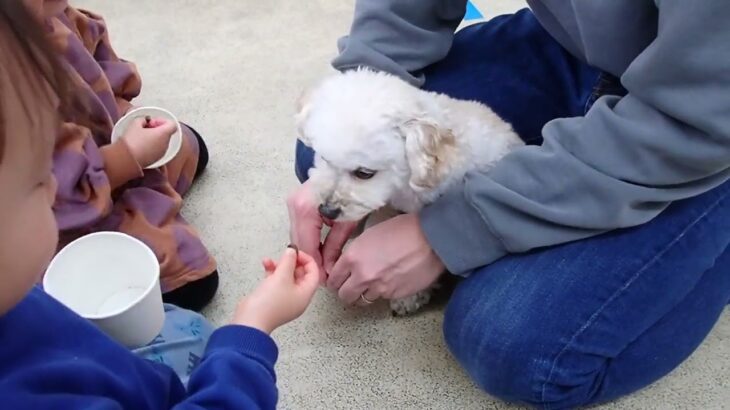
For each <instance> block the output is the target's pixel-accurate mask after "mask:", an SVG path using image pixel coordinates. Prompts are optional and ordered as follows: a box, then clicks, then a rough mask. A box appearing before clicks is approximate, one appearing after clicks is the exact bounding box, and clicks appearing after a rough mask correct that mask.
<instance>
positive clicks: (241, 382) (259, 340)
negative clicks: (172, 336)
mask: <svg viewBox="0 0 730 410" xmlns="http://www.w3.org/2000/svg"><path fill="white" fill-rule="evenodd" d="M277 356H278V350H277V347H276V344H275V343H274V341H273V339H271V337H270V336H269V335H267V334H265V333H263V332H261V331H259V330H257V329H253V328H250V327H245V326H236V325H231V326H224V327H222V328H220V329H218V330H216V331H215V332H214V333H213V335H212V336H211V338H210V340H209V341H208V345H207V347H206V352H205V356H204V357H203V360H202V362H201V363H200V365H199V366H198V368H197V369H195V371H194V372H193V374H192V375H191V377H190V381H189V382H188V396H187V398H186V399H185V400H183V401H182V402H180V403H179V404H178V405H177V406H176V407H175V409H176V410H191V409H200V410H203V409H205V410H212V409H275V408H276V402H277V399H278V392H277V389H276V375H275V373H274V364H275V362H276V359H277Z"/></svg>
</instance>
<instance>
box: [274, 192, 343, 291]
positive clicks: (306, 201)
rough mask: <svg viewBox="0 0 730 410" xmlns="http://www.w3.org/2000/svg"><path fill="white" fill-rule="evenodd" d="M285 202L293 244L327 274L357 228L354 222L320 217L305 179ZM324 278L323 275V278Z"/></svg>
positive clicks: (315, 201) (315, 200)
mask: <svg viewBox="0 0 730 410" xmlns="http://www.w3.org/2000/svg"><path fill="white" fill-rule="evenodd" d="M286 204H287V209H288V210H289V224H290V226H289V234H290V237H291V241H292V243H293V244H295V245H297V247H299V249H301V250H302V251H304V252H305V253H308V254H310V255H312V257H313V258H314V260H315V261H316V263H317V265H318V266H319V267H320V269H322V275H324V274H325V273H328V272H329V271H330V270H331V269H332V267H333V266H334V264H335V261H336V260H337V258H339V257H340V254H341V253H342V248H343V247H344V246H345V243H346V242H347V240H348V239H349V238H350V235H351V234H352V232H353V231H354V230H355V228H356V227H357V222H332V221H329V220H325V219H324V218H322V216H321V215H320V214H319V210H318V209H317V208H318V206H319V204H318V202H317V199H316V198H315V196H314V193H313V192H312V189H311V185H310V183H309V182H305V183H304V184H302V185H300V186H299V187H298V188H297V189H296V190H295V191H294V192H292V194H291V195H289V197H288V198H287V201H286ZM325 224H327V225H330V226H331V229H330V232H329V234H328V235H327V238H326V239H325V241H324V245H322V243H321V237H322V227H323V226H324V225H325ZM325 279H326V278H325V277H324V276H323V277H322V281H323V282H324V280H325Z"/></svg>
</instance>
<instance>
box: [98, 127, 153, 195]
mask: <svg viewBox="0 0 730 410" xmlns="http://www.w3.org/2000/svg"><path fill="white" fill-rule="evenodd" d="M100 151H101V156H102V157H103V158H104V171H106V175H107V178H108V179H109V185H110V186H111V188H112V190H114V189H116V188H118V187H120V186H122V185H124V184H126V183H127V182H129V181H131V180H133V179H135V178H139V177H141V176H143V175H144V172H143V171H142V167H140V166H139V163H137V160H135V159H134V157H133V156H132V152H131V151H130V150H129V147H128V146H127V143H126V142H124V140H121V139H120V140H117V141H115V142H113V143H111V144H109V145H105V146H103V147H101V150H100Z"/></svg>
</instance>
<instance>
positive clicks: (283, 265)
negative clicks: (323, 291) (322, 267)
mask: <svg viewBox="0 0 730 410" xmlns="http://www.w3.org/2000/svg"><path fill="white" fill-rule="evenodd" d="M263 264H264V270H265V271H266V277H265V278H264V280H263V281H262V282H261V284H260V285H259V286H258V288H256V289H255V290H254V291H253V293H251V294H250V295H248V296H246V297H244V298H243V299H242V300H241V301H240V302H239V303H238V307H237V308H236V314H235V315H234V317H233V323H234V324H238V325H245V326H250V327H254V328H256V329H259V330H261V331H263V332H266V333H271V332H272V331H274V329H276V328H277V327H279V326H281V325H283V324H286V323H288V322H291V321H292V320H294V319H296V318H298V317H299V316H301V315H302V313H304V311H305V310H306V309H307V306H309V303H310V302H311V301H312V297H313V296H314V292H315V291H316V290H317V288H318V287H319V280H320V278H319V268H318V267H317V262H315V261H314V258H312V257H311V256H309V255H307V254H306V253H304V252H301V251H300V252H297V251H296V250H295V249H291V248H287V249H286V251H284V255H283V256H282V257H281V259H280V260H279V262H278V263H276V262H274V261H272V260H271V259H265V260H264V262H263Z"/></svg>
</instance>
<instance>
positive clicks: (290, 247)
mask: <svg viewBox="0 0 730 410" xmlns="http://www.w3.org/2000/svg"><path fill="white" fill-rule="evenodd" d="M286 247H287V248H289V249H294V252H296V253H297V256H299V248H298V247H297V246H296V245H294V244H293V243H290V244H289V245H286Z"/></svg>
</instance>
